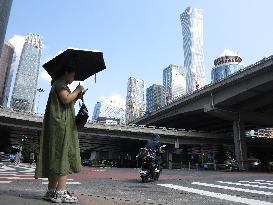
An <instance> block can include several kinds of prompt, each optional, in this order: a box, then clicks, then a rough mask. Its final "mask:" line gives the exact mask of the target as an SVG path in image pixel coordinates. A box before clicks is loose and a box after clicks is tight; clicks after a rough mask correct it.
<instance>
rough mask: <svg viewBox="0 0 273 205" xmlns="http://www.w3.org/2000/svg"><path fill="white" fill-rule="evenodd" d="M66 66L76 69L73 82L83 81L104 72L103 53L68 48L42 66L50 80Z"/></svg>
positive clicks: (57, 75)
mask: <svg viewBox="0 0 273 205" xmlns="http://www.w3.org/2000/svg"><path fill="white" fill-rule="evenodd" d="M67 66H70V67H74V68H75V69H76V73H75V80H77V81H83V80H85V79H87V78H89V77H90V76H92V75H94V74H96V73H98V72H100V71H102V70H104V69H105V68H106V67H105V63H104V59H103V53H102V52H100V51H92V50H79V49H72V48H69V49H67V50H65V51H64V52H62V53H61V54H59V55H57V56H56V57H54V58H53V59H51V60H50V61H48V62H47V63H45V64H44V65H43V67H44V68H45V70H46V71H47V72H48V74H49V75H50V76H51V78H56V77H59V75H60V74H62V73H63V69H64V68H65V67H67Z"/></svg>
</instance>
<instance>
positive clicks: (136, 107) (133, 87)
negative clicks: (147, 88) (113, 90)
mask: <svg viewBox="0 0 273 205" xmlns="http://www.w3.org/2000/svg"><path fill="white" fill-rule="evenodd" d="M145 110H146V109H145V94H144V81H143V80H141V79H139V78H135V77H130V78H129V79H128V84H127V97H126V114H125V119H126V123H129V122H131V121H133V120H135V119H138V118H141V117H142V116H143V115H144V113H145Z"/></svg>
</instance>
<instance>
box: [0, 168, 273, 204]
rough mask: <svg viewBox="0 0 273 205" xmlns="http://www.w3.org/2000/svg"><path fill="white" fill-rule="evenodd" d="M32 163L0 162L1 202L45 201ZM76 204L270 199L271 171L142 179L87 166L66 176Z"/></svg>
mask: <svg viewBox="0 0 273 205" xmlns="http://www.w3.org/2000/svg"><path fill="white" fill-rule="evenodd" d="M34 170H35V167H30V166H29V165H27V164H21V165H18V166H15V165H12V164H3V163H2V164H1V163H0V204H1V205H11V204H12V205H17V204H18V205H19V204H20V205H21V204H27V205H32V204H35V205H40V204H41V205H43V204H50V203H49V202H45V201H42V200H41V196H42V195H43V194H44V192H45V190H46V186H47V183H48V181H47V179H34V178H33V175H34ZM68 189H69V190H71V191H72V192H73V193H74V194H75V195H77V196H78V197H79V203H78V204H79V205H89V204H97V205H100V204H104V205H127V204H128V205H132V204H154V205H159V204H162V205H164V204H169V205H174V204H190V205H196V204H204V205H205V204H206V205H213V204H215V205H216V204H217V205H219V204H251V205H254V204H255V205H256V204H259V205H273V197H272V196H273V174H272V173H258V172H256V173H255V172H224V171H195V170H191V171H189V170H163V173H162V176H161V177H160V180H159V181H156V182H150V183H145V184H143V183H142V182H141V180H140V178H139V175H138V170H137V169H121V168H94V167H92V168H90V167H84V168H83V170H82V172H81V173H79V174H74V175H71V176H70V177H69V180H68Z"/></svg>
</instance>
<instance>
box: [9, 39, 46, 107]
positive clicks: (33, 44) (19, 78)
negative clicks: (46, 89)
mask: <svg viewBox="0 0 273 205" xmlns="http://www.w3.org/2000/svg"><path fill="white" fill-rule="evenodd" d="M41 49H42V40H41V36H40V35H36V34H28V35H27V36H26V38H25V43H24V46H23V50H22V53H21V57H20V61H19V66H18V70H17V74H16V79H15V84H14V88H13V93H12V98H11V107H12V108H13V109H14V110H20V111H26V112H34V103H35V96H36V91H37V81H38V74H39V66H40V58H41Z"/></svg>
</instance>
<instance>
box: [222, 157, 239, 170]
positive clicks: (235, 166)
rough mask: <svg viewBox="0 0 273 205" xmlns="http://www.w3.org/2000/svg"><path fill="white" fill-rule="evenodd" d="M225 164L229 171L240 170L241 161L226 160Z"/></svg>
mask: <svg viewBox="0 0 273 205" xmlns="http://www.w3.org/2000/svg"><path fill="white" fill-rule="evenodd" d="M225 166H226V168H227V169H228V170H229V171H231V172H232V171H239V163H238V162H237V161H236V160H235V159H229V160H226V161H225Z"/></svg>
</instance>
